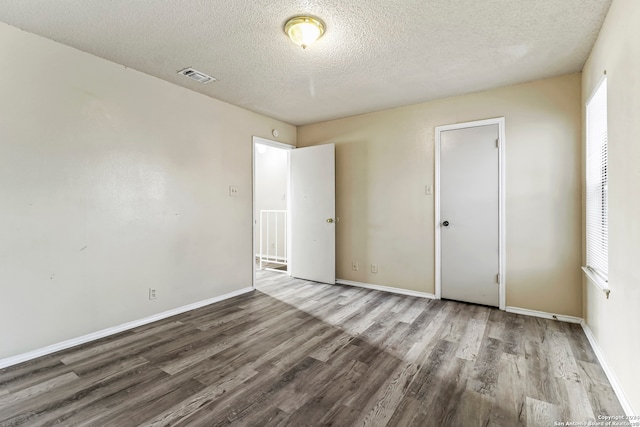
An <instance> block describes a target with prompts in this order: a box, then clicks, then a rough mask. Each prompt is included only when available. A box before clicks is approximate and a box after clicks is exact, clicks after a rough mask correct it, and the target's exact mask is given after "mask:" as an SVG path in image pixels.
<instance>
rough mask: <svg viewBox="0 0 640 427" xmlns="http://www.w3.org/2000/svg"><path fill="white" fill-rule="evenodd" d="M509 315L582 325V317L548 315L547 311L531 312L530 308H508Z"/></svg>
mask: <svg viewBox="0 0 640 427" xmlns="http://www.w3.org/2000/svg"><path fill="white" fill-rule="evenodd" d="M506 312H507V313H514V314H522V315H524V316H533V317H541V318H543V319H551V320H559V321H560V322H567V323H577V324H582V322H583V320H582V318H580V317H574V316H565V315H564V314H553V313H547V312H546V311H538V310H529V309H528V308H519V307H506Z"/></svg>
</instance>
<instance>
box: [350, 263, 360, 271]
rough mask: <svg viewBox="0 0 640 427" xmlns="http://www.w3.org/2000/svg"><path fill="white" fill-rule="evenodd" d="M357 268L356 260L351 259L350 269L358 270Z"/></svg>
mask: <svg viewBox="0 0 640 427" xmlns="http://www.w3.org/2000/svg"><path fill="white" fill-rule="evenodd" d="M358 268H359V267H358V262H357V261H353V262H352V263H351V269H352V270H353V271H358Z"/></svg>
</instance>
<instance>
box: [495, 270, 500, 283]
mask: <svg viewBox="0 0 640 427" xmlns="http://www.w3.org/2000/svg"><path fill="white" fill-rule="evenodd" d="M496 282H497V283H498V285H499V284H500V273H498V274H496Z"/></svg>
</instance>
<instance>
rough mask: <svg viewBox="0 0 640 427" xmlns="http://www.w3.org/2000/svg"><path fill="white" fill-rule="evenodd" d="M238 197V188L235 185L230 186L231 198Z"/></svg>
mask: <svg viewBox="0 0 640 427" xmlns="http://www.w3.org/2000/svg"><path fill="white" fill-rule="evenodd" d="M237 195H238V187H236V186H235V185H230V186H229V196H231V197H236V196H237Z"/></svg>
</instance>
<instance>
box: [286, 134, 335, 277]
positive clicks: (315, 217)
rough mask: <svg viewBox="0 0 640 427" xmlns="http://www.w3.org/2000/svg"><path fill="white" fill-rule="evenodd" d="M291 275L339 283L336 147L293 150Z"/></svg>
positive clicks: (328, 145) (332, 145) (326, 146)
mask: <svg viewBox="0 0 640 427" xmlns="http://www.w3.org/2000/svg"><path fill="white" fill-rule="evenodd" d="M290 182H291V198H290V201H291V205H290V208H291V248H290V249H291V251H290V257H291V275H292V276H293V277H297V278H300V279H306V280H312V281H315V282H322V283H329V284H335V282H336V217H335V215H336V194H335V193H336V180H335V145H334V144H324V145H317V146H314V147H306V148H298V149H295V150H292V151H291V181H290Z"/></svg>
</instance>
